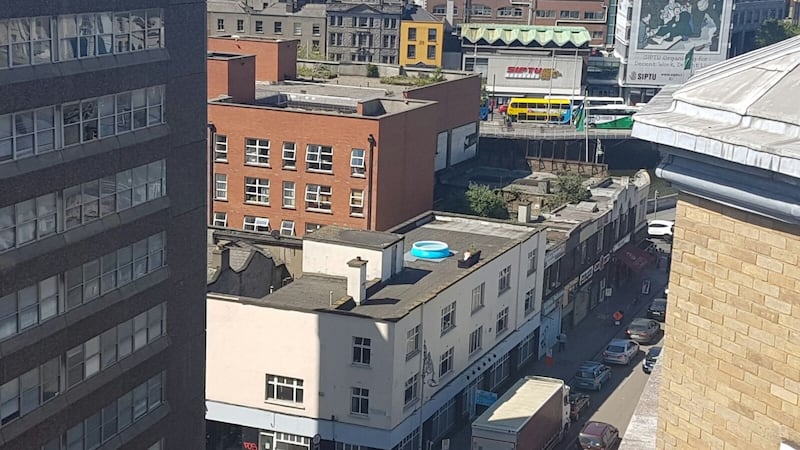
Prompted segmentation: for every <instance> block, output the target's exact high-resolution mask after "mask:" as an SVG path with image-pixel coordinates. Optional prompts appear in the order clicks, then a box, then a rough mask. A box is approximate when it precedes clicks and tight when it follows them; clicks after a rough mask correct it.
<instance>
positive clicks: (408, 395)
mask: <svg viewBox="0 0 800 450" xmlns="http://www.w3.org/2000/svg"><path fill="white" fill-rule="evenodd" d="M419 384H420V383H419V372H417V373H415V374H414V375H412V376H411V377H410V378H409V379H407V380H406V383H405V387H404V389H403V404H404V405H405V406H408V405H411V404H413V403H416V401H417V400H419Z"/></svg>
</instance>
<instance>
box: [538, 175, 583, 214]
mask: <svg viewBox="0 0 800 450" xmlns="http://www.w3.org/2000/svg"><path fill="white" fill-rule="evenodd" d="M556 184H557V185H558V186H557V188H558V190H557V191H556V193H555V195H553V196H552V197H550V199H549V202H548V203H550V206H551V207H553V208H557V207H559V206H561V205H563V204H565V203H578V202H584V201H587V200H589V199H591V198H592V193H591V192H590V191H589V190H588V189H586V186H584V185H583V178H581V177H580V175H570V174H565V175H559V176H558V178H557V179H556Z"/></svg>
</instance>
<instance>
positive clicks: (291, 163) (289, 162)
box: [281, 142, 297, 169]
mask: <svg viewBox="0 0 800 450" xmlns="http://www.w3.org/2000/svg"><path fill="white" fill-rule="evenodd" d="M295 155H296V154H295V145H294V142H284V143H283V155H282V156H281V159H282V160H283V168H284V169H294V168H295V163H296V160H297V157H296V156H295Z"/></svg>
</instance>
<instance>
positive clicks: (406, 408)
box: [403, 397, 419, 413]
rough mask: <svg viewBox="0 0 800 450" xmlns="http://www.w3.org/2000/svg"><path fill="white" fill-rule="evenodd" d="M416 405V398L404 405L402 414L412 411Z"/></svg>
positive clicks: (417, 401) (417, 399)
mask: <svg viewBox="0 0 800 450" xmlns="http://www.w3.org/2000/svg"><path fill="white" fill-rule="evenodd" d="M417 403H419V397H417V398H415V399H413V400H411V401H410V402H408V403H406V404H405V405H403V412H404V413H406V412H408V411H410V410H412V409H413V407H415V406H417Z"/></svg>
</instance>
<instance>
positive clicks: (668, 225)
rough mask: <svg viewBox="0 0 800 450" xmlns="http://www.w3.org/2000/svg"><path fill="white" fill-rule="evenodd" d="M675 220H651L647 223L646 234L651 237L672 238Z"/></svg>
mask: <svg viewBox="0 0 800 450" xmlns="http://www.w3.org/2000/svg"><path fill="white" fill-rule="evenodd" d="M674 228H675V222H673V221H671V220H660V219H656V220H651V221H650V222H648V223H647V234H648V235H650V236H651V237H660V238H667V239H669V238H672V232H673V230H674Z"/></svg>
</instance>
